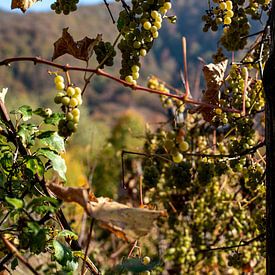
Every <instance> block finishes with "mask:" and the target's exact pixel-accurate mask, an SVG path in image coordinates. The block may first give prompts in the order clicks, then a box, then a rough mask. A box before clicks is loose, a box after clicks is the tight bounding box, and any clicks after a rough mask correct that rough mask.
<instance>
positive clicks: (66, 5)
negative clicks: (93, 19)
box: [51, 0, 79, 15]
mask: <svg viewBox="0 0 275 275" xmlns="http://www.w3.org/2000/svg"><path fill="white" fill-rule="evenodd" d="M78 2H79V1H78V0H62V1H59V0H56V1H55V2H54V3H52V4H51V9H52V10H54V11H55V12H56V13H57V14H60V13H61V12H62V11H63V14H64V15H68V14H70V12H73V11H76V10H77V4H78Z"/></svg>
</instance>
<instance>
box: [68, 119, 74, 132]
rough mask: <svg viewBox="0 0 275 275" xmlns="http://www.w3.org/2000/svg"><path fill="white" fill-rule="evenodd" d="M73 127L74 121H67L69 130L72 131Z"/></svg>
mask: <svg viewBox="0 0 275 275" xmlns="http://www.w3.org/2000/svg"><path fill="white" fill-rule="evenodd" d="M73 128H74V122H73V121H72V120H70V121H68V123H67V129H68V130H69V131H72V130H73Z"/></svg>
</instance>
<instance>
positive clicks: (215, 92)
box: [196, 59, 228, 121]
mask: <svg viewBox="0 0 275 275" xmlns="http://www.w3.org/2000/svg"><path fill="white" fill-rule="evenodd" d="M227 63H228V60H227V59H226V60H223V61H221V62H219V63H217V64H213V63H210V64H208V65H205V66H204V67H203V69H202V71H203V75H204V79H205V82H206V90H205V92H204V94H203V97H202V102H204V103H208V104H212V105H217V103H218V99H219V91H220V87H221V85H222V83H223V79H224V73H225V70H226V67H227ZM196 111H199V112H201V113H202V115H203V118H204V119H205V120H206V121H211V120H212V118H213V117H214V116H215V110H213V108H210V107H198V108H197V109H196Z"/></svg>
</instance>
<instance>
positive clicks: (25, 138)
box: [17, 123, 38, 147]
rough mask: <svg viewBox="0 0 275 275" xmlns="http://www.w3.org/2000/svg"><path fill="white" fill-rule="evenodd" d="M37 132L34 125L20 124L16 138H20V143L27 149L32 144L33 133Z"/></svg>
mask: <svg viewBox="0 0 275 275" xmlns="http://www.w3.org/2000/svg"><path fill="white" fill-rule="evenodd" d="M37 131H38V129H37V126H36V125H34V124H25V123H22V124H20V126H19V127H18V132H17V136H19V137H20V138H21V141H22V143H23V144H24V145H25V146H26V147H29V146H31V145H33V144H34V137H35V136H34V133H36V132H37Z"/></svg>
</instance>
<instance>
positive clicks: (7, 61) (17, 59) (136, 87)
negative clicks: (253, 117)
mask: <svg viewBox="0 0 275 275" xmlns="http://www.w3.org/2000/svg"><path fill="white" fill-rule="evenodd" d="M21 61H30V62H34V64H38V63H39V64H45V65H49V66H52V67H55V68H59V69H61V70H63V71H64V72H66V71H69V70H70V71H80V72H91V73H94V74H97V75H101V76H103V77H106V78H109V79H112V80H114V81H115V82H118V83H120V84H122V85H124V86H126V87H129V88H131V89H133V90H139V91H144V92H148V93H152V94H158V95H164V96H167V97H171V98H175V99H177V100H180V101H182V102H184V103H189V104H192V105H200V106H204V107H208V108H213V109H215V108H221V109H222V110H223V111H225V112H231V113H241V111H240V110H237V109H233V108H225V107H219V106H217V105H214V104H208V103H204V102H201V101H197V100H194V99H191V98H186V97H183V96H179V95H175V94H168V93H164V92H162V91H158V90H154V89H150V88H147V87H144V86H140V85H134V84H130V83H128V82H126V81H125V80H122V79H120V78H118V77H115V76H113V75H111V74H109V73H107V72H105V71H103V70H101V69H90V68H82V67H76V66H69V65H61V64H58V63H54V62H52V61H49V60H46V59H42V58H41V57H14V58H8V59H5V60H2V61H1V62H0V66H3V65H9V64H10V63H13V62H21Z"/></svg>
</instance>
